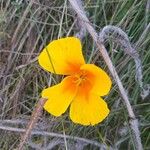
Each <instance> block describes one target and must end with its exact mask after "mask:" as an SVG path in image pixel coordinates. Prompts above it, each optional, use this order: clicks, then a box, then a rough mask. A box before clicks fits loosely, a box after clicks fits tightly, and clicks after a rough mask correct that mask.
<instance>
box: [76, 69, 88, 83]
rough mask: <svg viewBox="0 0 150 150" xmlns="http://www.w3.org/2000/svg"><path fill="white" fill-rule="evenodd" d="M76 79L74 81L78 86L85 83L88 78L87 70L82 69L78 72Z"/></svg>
mask: <svg viewBox="0 0 150 150" xmlns="http://www.w3.org/2000/svg"><path fill="white" fill-rule="evenodd" d="M74 77H75V79H74V83H75V84H76V85H77V86H81V85H83V83H85V81H86V80H87V74H86V72H85V71H81V72H79V73H78V74H75V76H74Z"/></svg>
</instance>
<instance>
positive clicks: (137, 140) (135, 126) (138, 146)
mask: <svg viewBox="0 0 150 150" xmlns="http://www.w3.org/2000/svg"><path fill="white" fill-rule="evenodd" d="M78 1H79V0H69V2H70V3H71V5H72V8H73V9H74V10H75V11H76V13H77V15H78V17H79V18H80V19H81V20H82V21H83V24H84V27H85V28H86V29H87V31H88V32H89V33H90V35H91V36H92V38H93V40H94V41H95V43H96V45H97V47H98V49H99V51H100V53H101V55H102V56H103V58H104V60H105V62H106V64H107V66H108V68H109V70H110V72H111V74H112V76H113V78H114V80H115V82H116V84H117V85H118V88H119V91H120V93H121V96H122V98H123V102H124V104H125V106H126V108H127V111H128V115H129V117H130V127H131V129H132V131H133V132H132V133H133V134H132V135H133V136H134V138H133V139H134V144H135V147H136V150H143V146H142V143H141V138H140V131H139V128H138V120H137V119H136V118H135V114H134V112H133V109H132V107H131V104H130V101H129V98H128V96H127V93H126V91H125V89H124V87H123V85H122V82H121V81H120V78H119V76H118V74H117V72H116V70H115V67H114V66H113V64H112V61H111V59H110V57H109V55H108V53H107V50H106V48H105V47H104V45H103V44H102V43H101V41H100V40H99V38H98V34H97V33H96V31H95V30H94V28H93V27H92V25H91V24H90V22H89V19H88V18H87V17H86V14H85V11H84V9H83V7H82V6H79V4H80V3H79V2H78Z"/></svg>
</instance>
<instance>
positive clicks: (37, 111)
mask: <svg viewBox="0 0 150 150" xmlns="http://www.w3.org/2000/svg"><path fill="white" fill-rule="evenodd" d="M46 100H47V99H44V98H41V99H40V100H39V101H38V103H37V106H36V108H35V110H34V111H33V113H32V116H31V120H30V122H29V123H28V125H27V128H26V130H25V133H24V134H23V135H22V137H21V141H20V144H19V146H18V150H22V148H23V146H24V144H25V142H26V140H27V138H28V137H29V136H30V134H31V131H32V129H33V128H34V125H35V124H36V122H37V121H38V119H39V117H40V116H41V114H42V110H43V105H44V104H45V102H46Z"/></svg>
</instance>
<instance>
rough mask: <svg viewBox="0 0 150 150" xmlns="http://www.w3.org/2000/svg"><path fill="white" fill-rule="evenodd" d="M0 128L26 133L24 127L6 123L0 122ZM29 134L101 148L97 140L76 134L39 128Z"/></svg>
mask: <svg viewBox="0 0 150 150" xmlns="http://www.w3.org/2000/svg"><path fill="white" fill-rule="evenodd" d="M0 129H1V130H7V131H12V132H19V133H20V132H22V133H26V129H23V128H15V127H10V126H6V125H5V126H3V125H1V124H0ZM31 135H42V136H52V137H57V138H63V139H64V138H66V139H70V140H76V141H81V142H84V143H88V144H91V145H95V146H97V147H100V148H101V144H100V143H99V142H97V141H92V140H89V139H85V138H80V137H76V136H69V135H65V137H64V134H59V133H54V132H46V131H39V130H32V131H31Z"/></svg>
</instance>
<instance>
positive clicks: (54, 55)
mask: <svg viewBox="0 0 150 150" xmlns="http://www.w3.org/2000/svg"><path fill="white" fill-rule="evenodd" d="M38 61H39V64H40V65H41V66H42V67H43V68H44V69H45V70H47V71H50V72H52V73H56V74H63V75H70V74H73V73H75V72H78V70H79V69H80V66H81V65H83V64H85V61H84V58H83V55H82V47H81V43H80V40H79V39H78V38H75V37H67V38H62V39H59V40H54V41H52V42H51V43H50V44H49V45H48V46H47V47H46V48H44V50H43V51H42V52H41V54H40V55H39V57H38Z"/></svg>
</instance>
